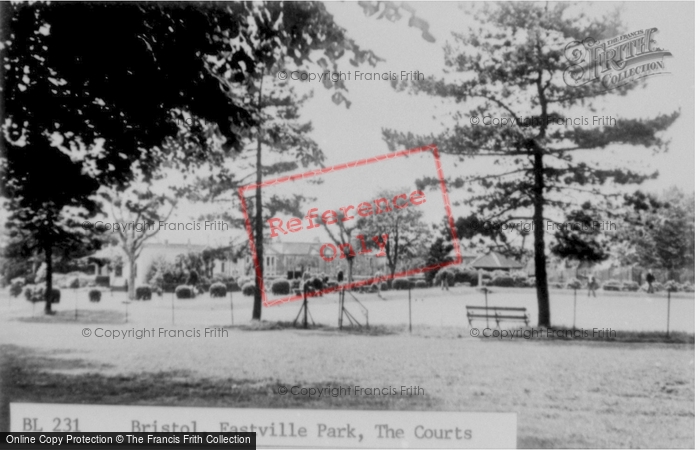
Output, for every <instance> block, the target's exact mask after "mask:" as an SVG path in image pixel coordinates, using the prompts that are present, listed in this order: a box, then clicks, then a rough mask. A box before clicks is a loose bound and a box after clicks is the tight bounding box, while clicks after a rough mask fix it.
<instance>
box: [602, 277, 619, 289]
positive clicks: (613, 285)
mask: <svg viewBox="0 0 700 450" xmlns="http://www.w3.org/2000/svg"><path fill="white" fill-rule="evenodd" d="M603 290H604V291H621V290H622V283H620V282H619V281H617V280H608V281H606V282H605V283H603Z"/></svg>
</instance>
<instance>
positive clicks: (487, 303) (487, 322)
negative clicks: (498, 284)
mask: <svg viewBox="0 0 700 450" xmlns="http://www.w3.org/2000/svg"><path fill="white" fill-rule="evenodd" d="M484 301H485V302H486V328H489V290H488V288H486V287H484Z"/></svg>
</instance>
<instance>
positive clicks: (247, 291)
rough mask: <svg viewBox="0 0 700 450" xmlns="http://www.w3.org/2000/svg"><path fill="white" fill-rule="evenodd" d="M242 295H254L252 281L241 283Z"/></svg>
mask: <svg viewBox="0 0 700 450" xmlns="http://www.w3.org/2000/svg"><path fill="white" fill-rule="evenodd" d="M243 295H246V296H248V297H250V296H253V295H255V284H254V283H246V284H244V285H243Z"/></svg>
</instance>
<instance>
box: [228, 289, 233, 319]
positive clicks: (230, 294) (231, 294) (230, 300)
mask: <svg viewBox="0 0 700 450" xmlns="http://www.w3.org/2000/svg"><path fill="white" fill-rule="evenodd" d="M228 299H229V304H230V305H231V326H233V291H231V292H229V294H228Z"/></svg>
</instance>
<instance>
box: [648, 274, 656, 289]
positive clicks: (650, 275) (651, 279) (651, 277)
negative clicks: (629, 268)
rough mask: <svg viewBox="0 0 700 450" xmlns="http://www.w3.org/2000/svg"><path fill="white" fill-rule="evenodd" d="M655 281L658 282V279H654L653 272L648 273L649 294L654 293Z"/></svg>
mask: <svg viewBox="0 0 700 450" xmlns="http://www.w3.org/2000/svg"><path fill="white" fill-rule="evenodd" d="M654 281H656V278H654V275H652V273H651V272H647V284H648V285H649V289H648V290H647V292H649V293H650V294H653V293H654Z"/></svg>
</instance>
